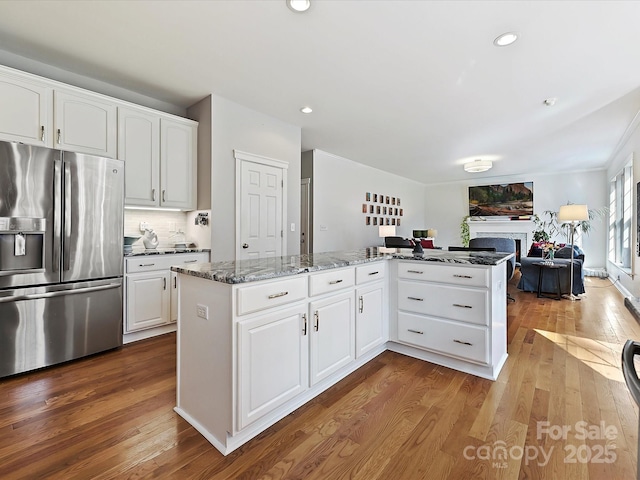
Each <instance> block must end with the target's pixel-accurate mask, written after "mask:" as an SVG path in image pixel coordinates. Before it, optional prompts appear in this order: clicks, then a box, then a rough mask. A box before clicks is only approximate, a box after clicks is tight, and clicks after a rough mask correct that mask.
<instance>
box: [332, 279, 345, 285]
mask: <svg viewBox="0 0 640 480" xmlns="http://www.w3.org/2000/svg"><path fill="white" fill-rule="evenodd" d="M336 283H342V280H331V281H330V282H329V285H335V284H336Z"/></svg>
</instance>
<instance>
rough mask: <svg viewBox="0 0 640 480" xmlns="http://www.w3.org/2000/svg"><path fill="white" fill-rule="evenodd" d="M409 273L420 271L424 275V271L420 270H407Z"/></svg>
mask: <svg viewBox="0 0 640 480" xmlns="http://www.w3.org/2000/svg"><path fill="white" fill-rule="evenodd" d="M407 273H419V274H420V275H422V274H423V273H424V272H423V271H420V270H407Z"/></svg>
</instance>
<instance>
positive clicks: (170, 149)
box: [160, 118, 197, 210]
mask: <svg viewBox="0 0 640 480" xmlns="http://www.w3.org/2000/svg"><path fill="white" fill-rule="evenodd" d="M196 142H197V126H196V125H194V124H192V123H186V122H180V121H177V120H173V119H169V118H162V119H160V185H161V186H160V205H161V206H163V207H172V208H181V209H185V210H186V209H195V208H196V195H195V190H194V188H193V186H194V185H195V183H196V182H195V171H196V157H195V150H196Z"/></svg>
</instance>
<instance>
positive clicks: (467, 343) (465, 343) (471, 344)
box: [453, 338, 473, 347]
mask: <svg viewBox="0 0 640 480" xmlns="http://www.w3.org/2000/svg"><path fill="white" fill-rule="evenodd" d="M453 341H454V342H456V343H459V344H460V345H469V346H470V347H471V346H473V343H469V342H463V341H462V340H456V339H455V338H454V339H453Z"/></svg>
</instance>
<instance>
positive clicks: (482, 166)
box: [464, 159, 493, 173]
mask: <svg viewBox="0 0 640 480" xmlns="http://www.w3.org/2000/svg"><path fill="white" fill-rule="evenodd" d="M491 167H493V162H492V161H491V160H481V159H477V160H475V161H473V162H469V163H465V164H464V171H465V172H469V173H480V172H486V171H487V170H489V169H490V168H491Z"/></svg>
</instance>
